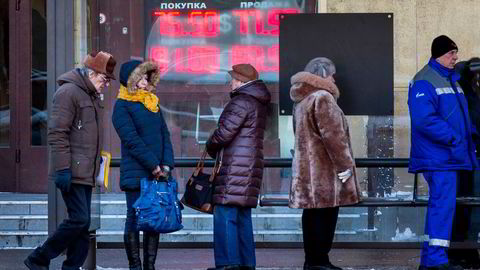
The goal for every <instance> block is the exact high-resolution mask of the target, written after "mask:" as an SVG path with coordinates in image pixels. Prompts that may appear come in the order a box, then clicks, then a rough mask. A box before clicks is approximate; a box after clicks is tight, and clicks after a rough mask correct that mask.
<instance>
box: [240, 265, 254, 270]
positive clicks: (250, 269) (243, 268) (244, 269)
mask: <svg viewBox="0 0 480 270" xmlns="http://www.w3.org/2000/svg"><path fill="white" fill-rule="evenodd" d="M239 269H240V270H255V266H245V265H240V268H239Z"/></svg>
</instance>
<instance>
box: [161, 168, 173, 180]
mask: <svg viewBox="0 0 480 270" xmlns="http://www.w3.org/2000/svg"><path fill="white" fill-rule="evenodd" d="M171 173H172V169H170V166H168V165H163V166H162V174H163V175H162V177H163V178H165V180H168V179H170V174H171Z"/></svg>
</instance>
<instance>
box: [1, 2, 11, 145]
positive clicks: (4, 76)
mask: <svg viewBox="0 0 480 270" xmlns="http://www.w3.org/2000/svg"><path fill="white" fill-rule="evenodd" d="M0 6H2V7H8V0H0ZM8 15H9V14H8V8H2V9H0V146H8V144H9V140H10V106H9V104H10V101H9V94H8V59H9V57H8V42H9V31H8V20H9V16H8Z"/></svg>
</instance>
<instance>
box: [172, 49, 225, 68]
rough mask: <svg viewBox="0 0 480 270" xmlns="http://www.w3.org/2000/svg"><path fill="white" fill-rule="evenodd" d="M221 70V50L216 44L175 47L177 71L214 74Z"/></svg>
mask: <svg viewBox="0 0 480 270" xmlns="http://www.w3.org/2000/svg"><path fill="white" fill-rule="evenodd" d="M219 70H220V50H219V49H218V48H217V47H215V46H191V47H187V48H177V49H175V71H176V72H179V73H193V74H214V73H217V72H218V71H219Z"/></svg>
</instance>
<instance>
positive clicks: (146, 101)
mask: <svg viewBox="0 0 480 270" xmlns="http://www.w3.org/2000/svg"><path fill="white" fill-rule="evenodd" d="M117 98H118V99H123V100H127V101H134V102H141V103H142V104H143V106H145V108H147V109H148V110H149V111H151V112H154V113H156V112H158V97H157V96H156V95H155V94H154V93H152V92H149V91H147V90H143V89H138V90H137V91H136V92H135V93H133V94H130V93H129V92H128V90H127V88H126V87H125V86H123V85H120V90H119V91H118V96H117Z"/></svg>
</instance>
